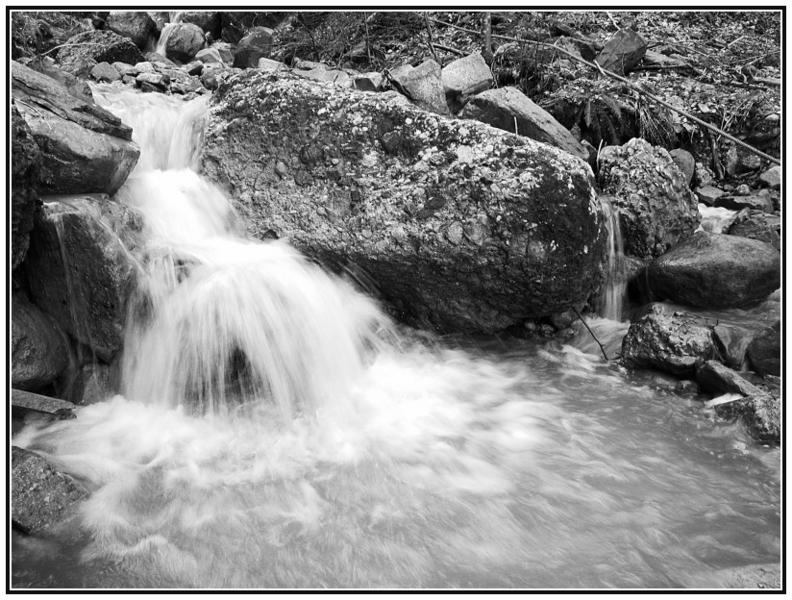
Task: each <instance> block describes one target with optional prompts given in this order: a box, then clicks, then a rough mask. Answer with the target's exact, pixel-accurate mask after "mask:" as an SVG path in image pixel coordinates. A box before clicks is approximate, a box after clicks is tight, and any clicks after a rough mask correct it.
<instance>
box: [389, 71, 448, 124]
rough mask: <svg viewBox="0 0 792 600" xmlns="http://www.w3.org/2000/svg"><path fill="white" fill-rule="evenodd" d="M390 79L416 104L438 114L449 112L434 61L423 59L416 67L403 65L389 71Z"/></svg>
mask: <svg viewBox="0 0 792 600" xmlns="http://www.w3.org/2000/svg"><path fill="white" fill-rule="evenodd" d="M390 79H391V82H392V84H393V85H394V86H395V87H396V89H398V90H399V91H400V92H401V93H402V94H404V95H405V96H407V97H408V98H409V99H410V100H412V101H413V102H414V103H415V104H416V106H419V107H420V108H423V109H425V110H429V111H432V112H435V113H437V114H439V115H449V114H451V112H450V111H449V110H448V104H447V103H446V98H445V92H444V91H443V81H442V79H441V70H440V65H438V64H437V63H436V62H435V61H433V60H431V59H429V60H425V61H424V62H422V63H421V64H420V65H418V66H417V67H411V66H410V65H403V66H401V67H399V68H397V69H394V70H393V71H391V72H390Z"/></svg>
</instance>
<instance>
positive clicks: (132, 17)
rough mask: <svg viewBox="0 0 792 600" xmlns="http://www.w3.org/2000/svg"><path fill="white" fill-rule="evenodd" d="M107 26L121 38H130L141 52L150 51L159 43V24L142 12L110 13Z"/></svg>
mask: <svg viewBox="0 0 792 600" xmlns="http://www.w3.org/2000/svg"><path fill="white" fill-rule="evenodd" d="M105 26H106V27H107V29H109V30H110V31H113V32H115V33H117V34H118V35H120V36H121V37H125V38H129V39H130V40H132V41H133V42H134V44H135V46H137V47H138V48H140V49H141V50H148V49H150V48H151V47H152V46H153V45H154V44H155V43H156V41H157V35H158V32H157V24H156V23H155V22H154V20H153V19H152V18H151V17H150V16H149V14H148V13H147V12H143V11H141V10H134V11H123V10H113V11H110V14H109V15H107V19H105Z"/></svg>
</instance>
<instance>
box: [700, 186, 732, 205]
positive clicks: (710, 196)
mask: <svg viewBox="0 0 792 600" xmlns="http://www.w3.org/2000/svg"><path fill="white" fill-rule="evenodd" d="M724 194H726V192H724V191H723V190H721V189H718V188H716V187H714V186H712V185H702V186H701V187H699V188H696V196H698V199H699V202H701V203H702V204H706V205H707V206H715V202H717V201H718V199H719V198H720V197H722V196H723V195H724Z"/></svg>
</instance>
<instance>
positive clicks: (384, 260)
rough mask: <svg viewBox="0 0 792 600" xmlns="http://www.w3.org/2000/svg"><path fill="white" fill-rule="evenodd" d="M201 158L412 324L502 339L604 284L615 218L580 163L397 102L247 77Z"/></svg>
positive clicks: (230, 95)
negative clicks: (608, 219)
mask: <svg viewBox="0 0 792 600" xmlns="http://www.w3.org/2000/svg"><path fill="white" fill-rule="evenodd" d="M331 89H332V93H329V91H330V90H331ZM394 96H395V98H394ZM253 124H255V126H253ZM306 130H310V131H312V132H315V135H314V136H313V137H312V138H311V139H310V140H307V139H306V138H305V137H304V136H303V135H302V134H301V133H300V132H302V131H306ZM273 139H277V140H279V142H278V145H277V147H273V145H272V143H271V140H273ZM202 161H203V164H202V170H203V172H204V173H205V174H206V175H207V176H208V177H210V178H211V179H213V180H214V181H216V182H218V183H220V184H221V185H224V186H226V187H227V188H228V189H229V190H230V192H231V194H232V197H234V198H235V199H236V200H237V207H238V209H239V210H240V212H241V214H242V216H243V217H244V218H245V219H246V221H247V222H248V224H249V231H250V233H251V234H253V235H255V236H257V237H259V238H264V237H266V235H267V233H268V232H271V231H274V232H277V233H278V235H279V236H288V237H289V239H290V242H291V243H292V244H293V245H295V246H296V247H297V248H299V249H300V250H301V251H303V252H305V253H307V254H308V255H310V256H312V257H314V258H317V259H319V260H321V261H323V262H324V263H325V264H326V265H328V266H329V267H331V268H342V267H343V266H346V265H357V267H359V268H360V269H362V270H363V271H365V272H366V273H367V274H368V275H369V276H370V277H371V278H372V280H374V281H375V282H376V284H377V286H378V288H379V290H380V291H381V293H382V295H383V297H385V299H386V300H387V301H388V302H390V305H391V307H393V309H394V312H395V313H397V314H398V315H400V316H401V317H402V318H403V319H404V320H406V321H409V322H411V323H416V324H417V323H423V324H424V325H425V326H429V327H431V326H435V327H437V328H439V329H445V330H465V331H497V330H500V329H504V328H506V327H508V326H510V325H513V324H515V323H521V322H522V320H524V319H526V318H529V317H536V316H546V315H551V314H554V313H558V312H563V311H564V310H566V309H567V308H569V307H571V306H574V305H575V304H576V303H578V302H581V301H584V299H585V298H587V297H588V295H589V294H590V293H591V290H592V289H593V287H594V286H596V285H598V282H599V279H600V270H599V265H600V264H601V261H602V257H603V254H604V243H605V229H604V216H603V214H602V207H601V204H600V202H599V200H598V199H597V198H596V196H595V195H594V194H593V189H592V188H591V184H592V182H591V173H590V170H589V169H588V167H587V166H586V165H585V164H584V163H582V162H581V161H579V160H577V159H575V158H573V157H571V156H570V155H569V154H567V153H565V152H562V151H560V150H558V149H556V148H553V147H550V146H546V145H543V144H538V143H537V142H534V141H533V140H530V139H528V138H518V137H516V136H512V135H508V134H505V133H501V132H500V131H498V130H495V129H493V128H491V127H488V126H486V125H483V124H481V123H477V122H475V121H457V120H451V119H443V118H441V117H438V116H437V115H434V114H432V113H429V112H427V111H423V110H421V109H419V108H417V107H415V106H413V105H411V104H409V103H406V102H405V101H404V99H403V97H401V96H399V95H398V94H386V93H383V94H368V93H364V92H358V91H353V90H348V89H341V88H330V87H329V86H328V85H327V84H323V83H319V82H313V81H310V80H306V79H302V78H297V77H295V76H293V75H291V74H289V73H284V74H281V75H279V77H277V78H276V77H272V76H271V74H267V73H261V72H259V71H257V70H247V71H243V72H241V73H239V74H238V75H235V76H233V77H232V78H231V79H230V80H228V82H226V83H224V84H222V85H221V87H220V89H219V90H218V92H217V93H216V95H215V106H214V107H213V108H212V109H211V110H210V117H209V124H208V130H207V135H206V146H205V148H204V153H203V157H202ZM278 161H281V162H282V163H283V164H284V165H287V166H288V167H289V174H288V176H287V177H284V178H281V177H280V176H279V175H278V173H277V172H276V170H275V169H276V164H277V162H278ZM408 182H409V183H408ZM505 240H508V244H507V243H506V241H505Z"/></svg>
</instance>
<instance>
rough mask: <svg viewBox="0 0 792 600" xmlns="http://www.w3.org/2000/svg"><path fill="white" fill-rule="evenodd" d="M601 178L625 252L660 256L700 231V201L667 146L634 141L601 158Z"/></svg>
mask: <svg viewBox="0 0 792 600" xmlns="http://www.w3.org/2000/svg"><path fill="white" fill-rule="evenodd" d="M599 163H600V169H599V172H598V173H597V180H598V182H599V184H600V187H601V189H602V193H603V194H607V195H610V196H613V200H612V204H613V207H614V209H615V210H616V213H617V214H618V217H619V226H620V228H621V233H622V238H623V240H624V252H625V254H628V255H631V256H634V257H637V258H641V259H644V258H652V257H655V256H660V255H661V254H663V253H664V252H666V251H667V250H668V249H669V248H671V247H673V246H674V245H676V244H677V243H678V242H680V241H681V240H683V239H685V238H687V237H688V236H690V235H691V234H692V233H693V232H694V231H695V230H696V228H697V227H698V224H699V221H700V219H701V215H700V214H699V210H698V202H697V201H696V197H695V195H694V194H693V193H692V192H691V191H690V189H689V188H688V185H687V183H686V181H685V175H684V174H683V173H682V171H680V170H679V168H678V167H677V166H676V163H675V162H674V160H673V159H672V158H671V155H670V154H669V153H668V151H666V150H665V149H664V148H660V147H659V146H652V145H651V144H650V143H649V142H647V141H645V140H642V139H640V138H634V139H632V140H630V141H629V142H627V143H626V144H624V145H623V146H607V147H605V148H603V149H602V151H601V152H600V154H599Z"/></svg>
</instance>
